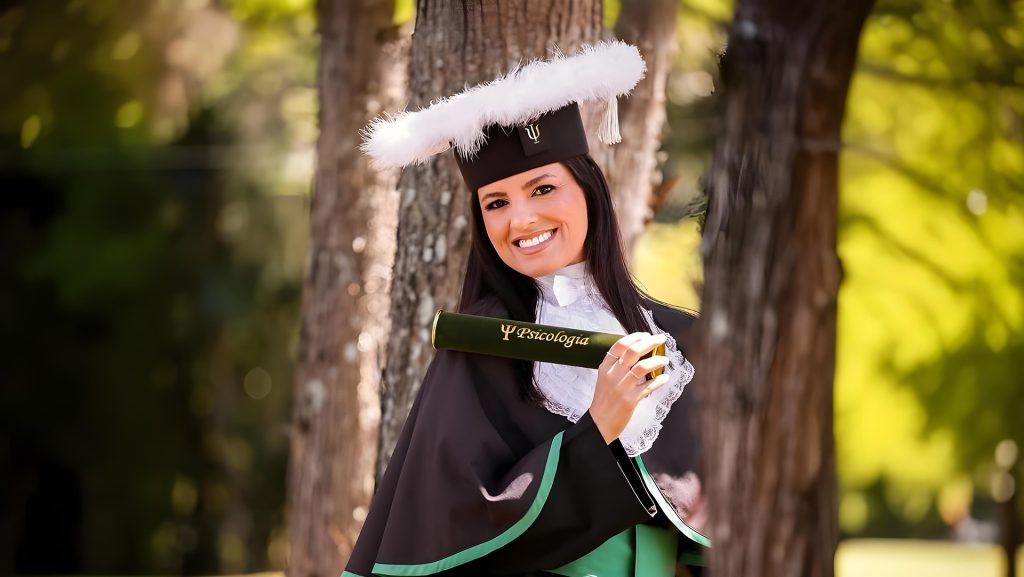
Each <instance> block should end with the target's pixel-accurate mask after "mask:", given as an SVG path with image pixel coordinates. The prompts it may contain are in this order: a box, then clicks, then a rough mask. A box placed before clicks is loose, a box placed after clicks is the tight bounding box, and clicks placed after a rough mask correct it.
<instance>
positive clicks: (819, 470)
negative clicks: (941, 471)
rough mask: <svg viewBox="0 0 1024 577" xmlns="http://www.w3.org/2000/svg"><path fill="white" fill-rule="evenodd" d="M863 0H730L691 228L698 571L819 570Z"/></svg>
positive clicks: (828, 562)
mask: <svg viewBox="0 0 1024 577" xmlns="http://www.w3.org/2000/svg"><path fill="white" fill-rule="evenodd" d="M872 4H873V0H845V1H840V2H828V3H822V2H813V1H802V2H797V3H793V2H779V1H776V0H749V1H746V0H740V2H738V3H737V5H736V10H735V16H734V18H733V22H732V28H731V31H730V34H729V44H728V49H727V51H726V54H725V57H724V60H723V62H722V81H723V86H722V90H723V94H722V96H721V97H720V98H721V101H720V115H721V116H720V122H721V126H722V128H721V132H720V134H719V136H718V141H717V143H716V145H715V156H714V159H713V162H712V166H711V170H710V175H709V181H710V192H709V200H710V202H709V212H708V217H707V223H706V229H705V234H704V243H705V251H704V252H705V257H706V258H705V283H706V284H705V285H704V291H703V299H702V300H703V303H702V304H703V310H704V315H703V316H702V317H701V319H700V327H701V329H702V330H701V331H700V332H699V333H698V334H701V335H704V337H703V339H702V341H701V343H700V349H699V350H698V360H697V362H696V363H695V364H697V365H698V366H702V367H703V377H702V380H703V382H704V383H706V384H708V385H709V386H706V387H703V388H701V389H700V394H701V395H702V398H703V405H704V410H703V414H702V422H703V424H704V426H703V430H704V431H705V437H704V446H705V453H704V454H705V456H706V459H705V460H706V468H707V478H708V480H707V484H706V486H707V487H708V499H709V518H711V519H713V523H712V525H711V540H712V541H713V542H714V543H715V545H716V546H715V547H714V548H712V550H711V559H710V561H711V564H710V569H711V571H712V572H714V574H715V575H717V576H719V577H730V576H739V575H749V574H755V573H756V574H765V575H819V576H824V575H831V574H832V572H833V570H834V561H833V556H834V553H835V547H836V541H837V519H836V517H837V512H836V472H835V454H834V449H833V436H832V435H833V433H832V411H833V406H832V403H833V396H832V377H833V366H834V358H835V357H834V355H835V311H836V308H835V307H836V304H835V303H836V300H835V299H836V293H837V291H838V288H839V281H840V274H841V273H840V268H839V260H838V258H837V255H836V253H835V243H836V240H835V239H836V219H837V204H838V194H837V187H838V156H839V149H840V140H839V130H840V125H841V123H842V118H843V112H844V108H845V104H846V95H847V88H848V86H849V81H850V77H851V75H852V73H853V67H854V63H855V61H856V57H857V46H858V41H859V37H860V33H861V27H862V25H863V23H864V20H865V18H866V17H867V15H868V13H869V12H870V10H871V6H872Z"/></svg>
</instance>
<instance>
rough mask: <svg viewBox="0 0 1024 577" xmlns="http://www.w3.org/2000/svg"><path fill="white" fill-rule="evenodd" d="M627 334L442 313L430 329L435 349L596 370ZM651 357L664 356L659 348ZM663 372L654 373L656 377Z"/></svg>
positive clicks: (662, 346) (440, 312) (441, 311)
mask: <svg viewBox="0 0 1024 577" xmlns="http://www.w3.org/2000/svg"><path fill="white" fill-rule="evenodd" d="M623 336H624V335H617V334H614V333H599V332H595V331H585V330H580V329H570V328H566V327H556V326H551V325H540V324H537V323H527V322H522V321H513V320H509V319H499V318H493V317H482V316H477V315H467V314H462V313H449V312H445V311H444V310H439V311H437V313H436V314H435V315H434V324H433V326H432V327H431V329H430V344H431V345H433V346H434V348H435V349H450V350H453V351H462V352H466V353H476V354H481V355H492V356H496V357H506V358H510V359H521V360H525V361H541V362H545V363H556V364H561V365H573V366H576V367H587V368H589V369H596V368H597V367H598V366H600V365H601V363H602V362H603V361H604V357H605V354H606V353H607V352H608V350H609V349H611V348H612V345H613V344H615V342H616V341H618V340H619V339H621V338H622V337H623ZM651 354H653V355H664V354H665V346H664V345H659V346H658V347H657V348H656V349H655V350H654V351H653V352H652V353H651ZM662 372H663V369H658V370H655V371H652V372H651V377H652V378H653V377H656V376H658V375H659V374H661V373H662Z"/></svg>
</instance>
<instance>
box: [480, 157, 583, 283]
mask: <svg viewBox="0 0 1024 577" xmlns="http://www.w3.org/2000/svg"><path fill="white" fill-rule="evenodd" d="M506 191H507V192H506ZM477 195H478V196H479V198H480V207H481V209H482V211H483V221H484V228H485V229H486V230H487V238H488V239H489V240H490V241H491V244H492V245H493V246H494V248H495V249H496V250H497V251H498V256H500V257H501V260H502V261H504V262H505V263H506V264H507V265H508V266H509V267H510V268H512V269H513V270H515V271H516V272H518V273H519V274H522V275H526V276H528V277H534V278H536V277H539V276H544V275H546V274H551V273H553V272H555V271H556V270H558V269H560V268H562V267H564V266H568V265H570V264H576V263H578V262H583V241H584V240H586V238H587V202H586V199H584V198H583V189H582V188H580V185H579V184H577V183H576V180H575V179H574V178H573V176H572V173H570V172H569V169H568V168H567V167H566V166H565V165H563V164H561V163H552V164H547V165H545V166H541V167H538V168H535V169H533V170H528V171H526V172H521V173H519V174H514V175H512V176H509V177H508V178H503V179H501V180H499V181H497V182H492V183H491V184H488V185H486V186H483V187H481V188H480V190H478V191H477Z"/></svg>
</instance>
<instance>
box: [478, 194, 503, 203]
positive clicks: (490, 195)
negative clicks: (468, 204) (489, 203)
mask: <svg viewBox="0 0 1024 577" xmlns="http://www.w3.org/2000/svg"><path fill="white" fill-rule="evenodd" d="M492 196H505V193H504V192H488V193H487V194H485V195H483V196H481V197H480V202H484V201H485V200H487V199H488V198H490V197H492Z"/></svg>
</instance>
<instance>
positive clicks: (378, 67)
mask: <svg viewBox="0 0 1024 577" xmlns="http://www.w3.org/2000/svg"><path fill="white" fill-rule="evenodd" d="M393 10H394V3H393V0H361V1H360V2H347V1H345V0H320V1H319V2H318V4H317V11H318V16H319V22H320V32H321V49H320V58H321V60H320V72H319V83H320V130H321V132H320V139H319V142H318V144H317V147H318V150H317V153H318V166H317V174H316V182H315V191H314V196H313V202H312V210H311V223H310V229H311V231H310V235H311V239H310V248H309V255H310V257H309V258H310V260H309V262H308V265H307V271H306V279H305V286H304V289H303V311H302V332H301V335H300V343H299V351H298V360H297V367H296V378H295V393H294V399H295V414H294V419H295V423H294V428H293V437H292V445H291V462H290V463H289V486H288V531H289V541H290V562H289V569H288V572H289V575H290V576H291V577H335V576H337V575H338V574H340V573H341V568H342V567H343V566H344V565H345V563H346V561H347V559H348V556H349V554H350V552H351V549H352V546H353V545H354V543H355V539H356V537H357V535H358V533H359V529H360V528H361V526H362V522H363V519H364V518H365V516H366V512H367V508H368V506H369V502H370V497H371V495H372V493H373V488H374V477H373V470H374V463H375V461H376V458H377V425H378V423H379V415H380V413H379V410H380V401H379V396H378V382H379V377H380V365H381V364H382V362H383V359H382V358H381V357H382V354H381V353H382V351H383V347H384V342H386V339H387V335H388V323H387V322H386V321H387V310H388V307H389V304H388V297H389V279H390V269H391V264H392V262H391V258H392V254H393V251H394V230H395V229H394V223H395V213H396V211H397V192H396V191H395V184H396V180H397V174H396V173H393V172H392V173H379V172H377V171H374V170H371V169H370V168H369V166H368V164H367V162H366V160H365V159H364V158H363V157H362V155H360V153H359V151H358V149H357V146H358V144H359V135H358V131H359V129H361V128H362V127H363V126H365V125H366V124H367V123H368V122H369V120H370V119H371V118H373V117H374V116H376V115H377V114H379V113H380V111H381V110H383V109H385V108H394V107H395V106H396V105H397V103H398V102H399V101H400V100H401V99H402V98H403V97H404V83H405V78H404V72H405V58H406V51H407V44H408V42H407V41H404V40H402V39H401V38H400V34H399V33H398V31H397V30H396V29H395V27H394V26H393V24H392V14H393Z"/></svg>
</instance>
